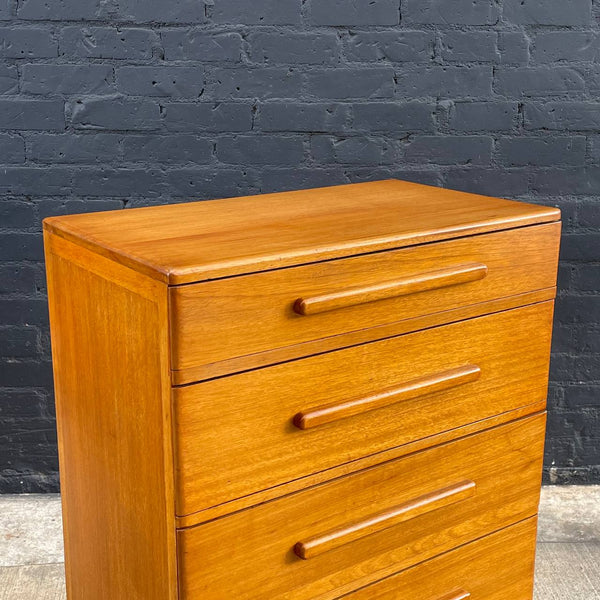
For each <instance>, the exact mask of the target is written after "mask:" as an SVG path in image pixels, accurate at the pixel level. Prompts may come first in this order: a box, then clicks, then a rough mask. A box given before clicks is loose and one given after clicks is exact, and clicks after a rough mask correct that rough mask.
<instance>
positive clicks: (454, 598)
mask: <svg viewBox="0 0 600 600" xmlns="http://www.w3.org/2000/svg"><path fill="white" fill-rule="evenodd" d="M470 597H471V594H470V592H466V591H465V590H457V591H456V592H451V593H450V594H446V595H445V596H442V597H441V598H439V600H469V598H470Z"/></svg>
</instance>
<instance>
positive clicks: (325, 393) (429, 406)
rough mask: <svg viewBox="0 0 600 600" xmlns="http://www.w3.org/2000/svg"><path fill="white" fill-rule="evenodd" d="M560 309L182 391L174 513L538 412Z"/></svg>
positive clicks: (539, 309)
mask: <svg viewBox="0 0 600 600" xmlns="http://www.w3.org/2000/svg"><path fill="white" fill-rule="evenodd" d="M552 307H553V303H552V302H543V303H540V304H534V305H532V306H527V307H523V308H519V309H515V310H511V311H505V312H502V313H498V314H494V315H488V316H484V317H479V318H476V319H471V320H469V321H464V322H460V323H454V324H451V325H445V326H442V327H436V328H433V329H429V330H425V331H419V332H416V333H411V334H407V335H403V336H398V337H395V338H391V339H387V340H381V341H378V342H372V343H370V344H365V345H362V346H356V347H353V348H347V349H344V350H339V351H336V352H330V353H328V354H323V355H319V356H313V357H309V358H306V359H303V360H300V361H293V362H289V363H284V364H280V365H275V366H271V367H267V368H264V369H259V370H255V371H250V372H247V373H241V374H238V375H232V376H230V377H223V378H220V379H214V380H211V381H206V382H203V383H199V384H196V385H191V386H186V387H182V388H177V389H175V390H174V392H173V394H174V403H173V405H174V410H175V428H176V435H175V453H176V463H177V512H178V514H179V515H187V514H190V513H194V512H196V511H200V510H202V509H205V508H208V507H211V506H215V505H218V504H221V503H224V502H227V501H230V500H233V499H235V498H240V497H242V496H246V495H248V494H252V493H254V492H258V491H260V490H265V489H267V488H271V487H273V486H277V485H280V484H282V483H284V482H287V481H290V480H293V479H297V478H300V477H303V476H307V475H310V474H311V473H315V472H318V471H323V470H325V469H330V468H332V467H335V466H336V465H340V464H343V463H348V462H350V461H354V460H356V459H359V458H361V457H364V456H367V455H370V454H374V453H376V452H380V451H382V450H385V449H387V448H392V447H396V446H400V445H403V444H407V443H408V442H411V441H414V440H418V439H422V438H425V437H428V436H432V435H435V434H438V433H440V432H444V431H448V430H451V429H454V428H457V427H460V426H462V425H465V424H468V423H473V422H476V421H481V420H483V419H486V418H488V417H491V416H493V415H499V414H504V413H509V411H511V410H514V409H517V408H519V407H523V406H528V405H532V409H531V410H532V411H533V410H535V408H534V407H535V403H539V402H540V401H543V400H545V398H546V391H547V379H548V362H549V357H550V338H551V327H552ZM524 365H526V367H525V366H524ZM537 410H539V406H538V407H537ZM504 418H505V420H509V419H510V418H511V415H510V414H506V415H505V417H504ZM455 437H456V435H455Z"/></svg>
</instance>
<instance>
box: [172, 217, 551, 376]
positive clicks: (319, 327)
mask: <svg viewBox="0 0 600 600" xmlns="http://www.w3.org/2000/svg"><path fill="white" fill-rule="evenodd" d="M559 234H560V223H553V224H550V225H540V226H535V227H524V228H520V229H513V230H509V231H502V232H499V233H493V234H487V235H479V236H473V237H468V238H463V239H458V240H452V241H447V242H440V243H436V244H425V245H423V246H416V247H413V248H404V249H401V250H395V251H389V252H381V253H375V254H370V255H364V256H359V257H354V258H348V259H342V260H333V261H328V262H323V263H316V264H312V265H306V266H302V267H296V268H290V269H280V270H277V271H270V272H265V273H257V274H253V275H245V276H240V277H232V278H227V279H220V280H216V281H209V282H204V283H197V284H193V285H186V286H180V287H175V288H170V303H171V321H172V322H171V332H172V368H173V369H174V370H175V371H176V372H179V373H178V374H177V375H176V376H175V381H176V382H179V383H184V382H186V380H188V381H191V380H194V378H199V379H200V378H202V376H203V373H204V374H207V373H210V371H206V373H205V372H204V371H203V370H202V369H199V366H201V365H209V364H211V363H218V362H219V361H227V360H228V359H233V358H234V357H242V356H247V355H254V356H253V358H252V361H253V362H252V365H253V366H257V365H256V362H257V357H256V355H257V354H260V353H265V356H264V357H263V359H264V362H262V364H269V363H272V362H277V360H280V359H281V356H279V355H278V352H281V351H282V349H284V348H286V347H288V348H289V347H290V346H294V345H300V344H307V343H308V342H311V341H314V340H320V339H322V338H327V337H331V336H340V334H344V333H349V332H353V331H358V330H364V329H367V328H373V338H372V339H375V338H376V337H377V335H376V329H377V327H387V326H389V324H391V323H395V322H399V321H402V320H406V319H411V318H416V317H419V316H423V315H427V314H431V313H437V312H442V311H446V310H450V309H454V308H457V307H463V306H466V305H475V304H479V303H482V302H486V301H490V300H493V299H496V298H503V297H507V296H513V295H516V294H520V293H525V292H529V291H532V290H540V289H544V288H552V287H553V286H554V285H555V281H556V268H557V260H558V240H559ZM481 312H482V313H483V312H485V308H482V311H481ZM342 337H343V336H342ZM380 337H384V336H383V335H381V336H380ZM342 345H343V339H340V341H339V345H338V346H337V347H340V346H342ZM314 351H315V348H311V349H310V350H307V351H306V352H305V354H309V353H314ZM317 351H318V350H317ZM301 352H302V350H300V354H299V355H302V354H301ZM258 362H260V360H259V361H258ZM238 366H239V365H238ZM245 368H248V367H245ZM180 371H184V373H181V372H180ZM225 372H226V370H225ZM213 374H214V373H213Z"/></svg>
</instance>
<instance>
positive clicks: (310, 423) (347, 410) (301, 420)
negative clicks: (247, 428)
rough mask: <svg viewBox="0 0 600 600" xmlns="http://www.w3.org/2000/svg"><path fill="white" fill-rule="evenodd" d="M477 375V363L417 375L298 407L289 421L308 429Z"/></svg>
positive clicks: (476, 376)
mask: <svg viewBox="0 0 600 600" xmlns="http://www.w3.org/2000/svg"><path fill="white" fill-rule="evenodd" d="M480 376H481V369H480V367H478V366H477V365H465V366H463V367H457V368H455V369H449V370H447V371H442V372H440V373H435V374H433V375H426V376H424V377H417V378H415V379H411V380H410V381H407V382H406V383H403V384H402V385H400V386H397V387H393V388H389V389H386V390H383V391H381V392H378V393H376V394H372V395H370V396H363V397H361V398H354V399H352V400H347V401H345V402H338V403H331V404H323V405H321V406H317V407H315V408H311V409H308V410H305V411H301V412H299V413H298V414H297V415H296V416H295V417H294V419H293V422H294V425H295V426H296V427H298V428H299V429H311V428H312V427H317V425H323V424H324V423H330V422H332V421H337V420H339V419H344V418H346V417H352V416H354V415H358V414H360V413H364V412H367V411H370V410H374V409H376V408H382V407H384V406H389V405H390V404H396V403H397V402H401V401H403V400H412V399H414V398H418V397H419V396H425V395H426V394H433V393H434V392H440V391H442V390H448V389H450V388H454V387H458V386H459V385H464V384H465V383H469V382H471V381H476V380H477V379H479V377H480Z"/></svg>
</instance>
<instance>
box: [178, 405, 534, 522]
mask: <svg viewBox="0 0 600 600" xmlns="http://www.w3.org/2000/svg"><path fill="white" fill-rule="evenodd" d="M545 409H546V401H545V400H541V401H539V402H536V403H535V404H530V405H528V406H524V407H522V408H518V409H516V410H512V411H510V412H507V413H502V414H500V415H495V416H493V417H489V418H487V419H483V420H481V421H475V422H474V423H469V424H468V425H464V426H462V427H460V428H458V429H452V430H450V431H443V432H439V433H436V434H434V435H431V436H429V437H426V438H421V439H419V440H415V441H413V442H409V443H407V444H403V445H402V446H396V447H394V448H390V449H388V450H383V451H382V452H378V453H376V454H369V455H367V456H363V457H362V458H358V459H356V460H354V461H352V462H349V463H342V464H340V465H337V466H335V467H332V468H331V469H327V470H325V471H319V472H318V473H314V474H313V475H308V476H306V477H301V478H299V479H292V480H291V481H288V482H287V483H282V484H281V485H278V486H276V487H272V488H267V489H265V490H261V491H259V492H255V493H252V494H250V495H248V496H242V497H241V498H237V499H235V500H231V501H229V502H225V503H223V504H216V505H215V506H211V507H209V508H206V509H203V510H201V511H199V512H195V513H191V514H189V515H178V516H177V517H176V519H175V520H176V523H177V527H178V528H180V529H187V528H189V527H196V526H197V525H200V524H202V523H206V522H207V521H212V520H213V519H218V518H220V517H224V516H225V515H228V514H231V513H234V512H238V511H241V510H244V509H246V508H250V507H252V506H256V505H258V504H262V503H264V502H269V501H271V500H274V499H276V498H280V497H282V496H286V495H288V494H293V493H295V492H298V491H300V490H303V489H306V488H308V487H312V486H315V485H319V484H321V483H324V482H327V481H331V480H333V479H337V478H338V477H344V476H345V475H349V474H351V473H355V472H356V471H360V470H362V469H368V468H370V467H373V466H376V465H380V464H382V463H384V462H387V461H390V460H394V459H396V458H399V457H402V456H407V455H409V454H411V453H414V452H419V451H421V450H424V449H427V448H431V447H433V446H436V445H438V444H444V443H446V442H449V441H453V440H455V439H457V438H458V437H462V436H466V435H472V434H475V433H478V432H480V431H485V430H487V429H490V428H492V427H496V426H498V425H502V424H504V423H508V422H510V421H516V420H517V419H521V418H523V417H527V416H530V415H533V414H536V413H539V412H542V411H544V410H545Z"/></svg>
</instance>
